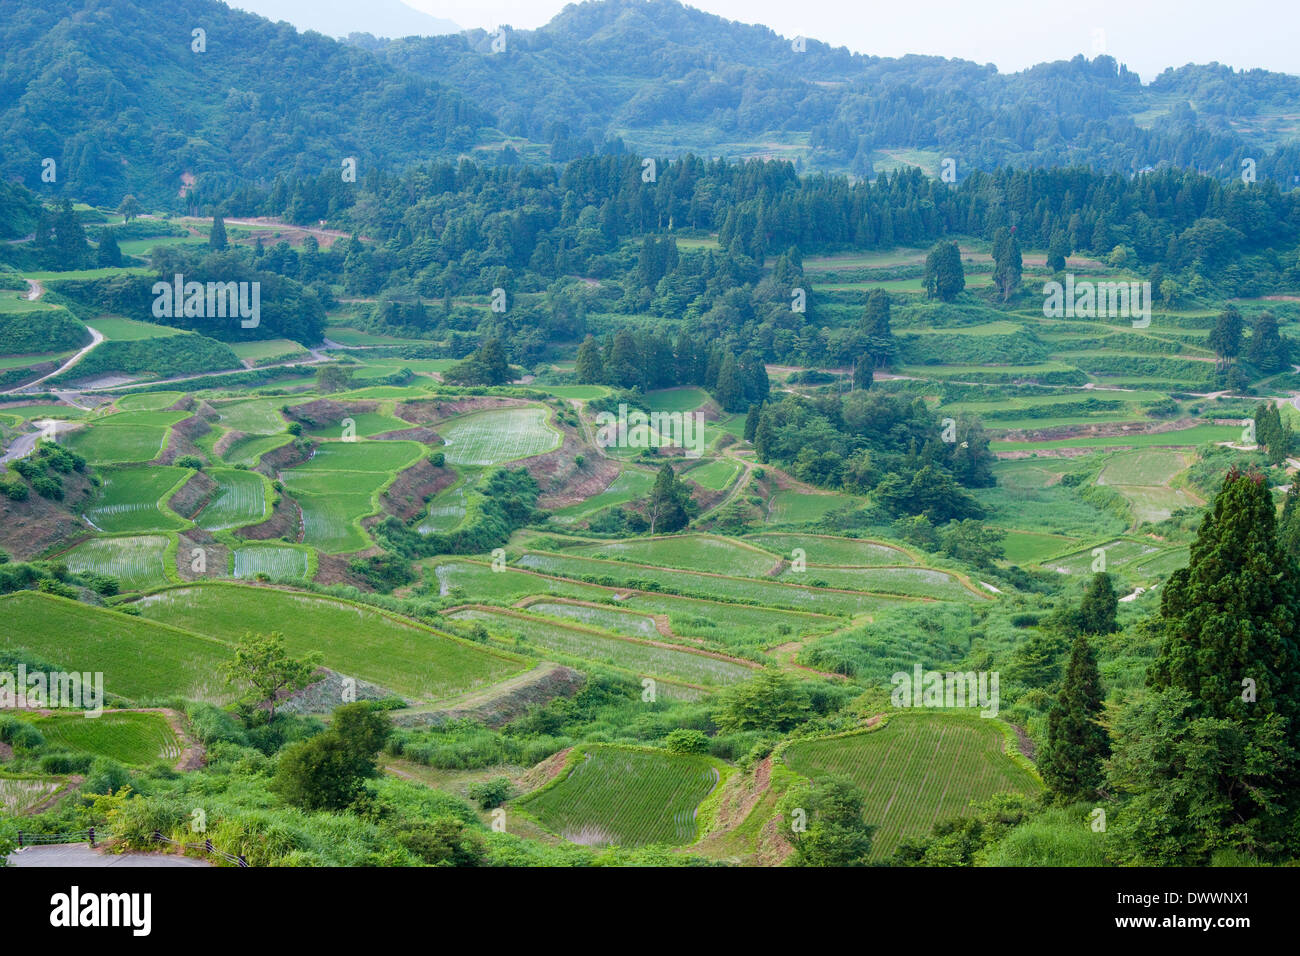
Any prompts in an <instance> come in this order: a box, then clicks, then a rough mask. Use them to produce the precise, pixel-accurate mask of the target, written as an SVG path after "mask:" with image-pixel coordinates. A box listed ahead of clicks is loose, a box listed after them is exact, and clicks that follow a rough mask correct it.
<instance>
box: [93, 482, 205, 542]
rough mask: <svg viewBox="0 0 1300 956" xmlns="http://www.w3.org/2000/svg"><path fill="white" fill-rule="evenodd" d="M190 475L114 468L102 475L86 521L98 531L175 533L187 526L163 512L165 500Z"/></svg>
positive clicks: (179, 519)
mask: <svg viewBox="0 0 1300 956" xmlns="http://www.w3.org/2000/svg"><path fill="white" fill-rule="evenodd" d="M190 474H192V472H191V471H190V470H189V469H188V468H173V467H163V466H158V467H151V468H150V467H146V468H113V469H105V470H104V472H103V479H104V483H103V486H102V487H101V488H100V492H99V497H98V498H97V499H96V500H95V502H94V504H93V505H91V507H89V508H88V509H87V510H86V517H87V518H88V519H89V520H90V522H91V524H93V525H94V526H95V527H96V528H98V529H99V530H100V531H103V532H105V533H107V534H117V533H119V532H125V531H175V530H177V529H179V528H184V527H186V526H187V524H188V522H186V521H184V520H183V519H181V518H179V517H178V516H177V515H176V514H175V513H171V512H164V511H163V508H162V506H163V505H165V501H164V499H166V498H170V497H171V495H172V494H173V493H174V492H175V491H179V490H180V488H181V486H182V484H183V483H184V482H185V479H186V478H188V477H189V475H190Z"/></svg>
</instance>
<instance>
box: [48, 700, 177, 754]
mask: <svg viewBox="0 0 1300 956" xmlns="http://www.w3.org/2000/svg"><path fill="white" fill-rule="evenodd" d="M32 723H33V724H35V725H36V729H37V730H39V731H40V732H41V736H43V737H44V738H45V742H46V743H47V744H49V745H51V746H53V747H57V748H58V749H61V750H70V751H73V752H77V751H80V752H83V753H90V754H94V755H95V756H103V757H110V758H112V759H113V760H117V761H120V762H122V763H125V764H131V765H134V766H137V767H142V766H146V765H148V764H151V763H154V762H155V761H158V760H166V761H168V762H172V761H175V760H176V758H177V757H179V756H180V753H181V748H180V743H179V742H178V741H177V739H176V734H175V733H174V732H173V731H172V729H171V727H170V725H168V723H167V718H166V717H164V716H163V715H162V714H154V713H106V714H103V715H101V716H100V717H97V718H95V719H94V720H87V719H86V718H85V717H83V716H82V715H81V714H55V715H54V716H51V717H41V718H38V719H36V720H33V721H32Z"/></svg>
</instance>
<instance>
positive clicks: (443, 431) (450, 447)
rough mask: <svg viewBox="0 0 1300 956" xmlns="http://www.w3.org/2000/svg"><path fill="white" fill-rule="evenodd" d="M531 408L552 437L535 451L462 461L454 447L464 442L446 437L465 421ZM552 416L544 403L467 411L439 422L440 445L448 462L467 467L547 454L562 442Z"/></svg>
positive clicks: (491, 466)
mask: <svg viewBox="0 0 1300 956" xmlns="http://www.w3.org/2000/svg"><path fill="white" fill-rule="evenodd" d="M531 410H536V411H538V412H541V421H540V422H539V424H540V425H541V426H542V428H543V429H544V430H545V431H546V432H547V433H548V434H549V435H550V438H551V439H552V441H551V443H550V444H549V445H548V446H547V447H546V448H541V449H539V450H537V451H529V452H528V454H526V455H516V456H514V457H512V458H501V459H494V460H493V461H491V462H486V463H484V462H475V461H462V460H460V459H459V458H458V457H456V451H455V449H456V448H459V447H464V445H465V442H464V441H462V442H460V443H459V444H457V443H455V442H453V441H451V440H450V439H449V438H448V433H449V432H451V433H453V434H454V431H455V426H457V425H464V424H465V423H467V422H474V423H475V424H478V422H475V420H476V419H481V418H482V417H484V416H487V415H501V414H503V413H504V414H506V415H510V414H513V413H516V412H519V411H531ZM553 418H554V411H553V410H552V409H551V408H550V407H549V406H547V405H544V404H526V405H521V406H515V407H505V408H488V409H483V410H481V411H475V412H469V413H468V414H465V415H458V416H455V417H453V418H450V419H448V420H447V421H446V422H443V423H440V425H439V432H438V433H439V434H440V435H441V436H442V438H443V442H444V444H443V445H442V446H441V447H442V450H443V452H444V453H445V454H447V463H448V464H451V465H459V466H461V467H467V468H494V467H498V466H501V465H507V464H513V463H515V462H519V461H526V460H527V459H529V458H536V457H538V456H539V455H549V454H550V453H551V452H553V451H556V450H557V449H559V448H560V446H561V445H562V444H563V443H564V433H563V432H561V431H560V430H559V429H558V428H556V427H555V426H554V425H553V424H552V419H553Z"/></svg>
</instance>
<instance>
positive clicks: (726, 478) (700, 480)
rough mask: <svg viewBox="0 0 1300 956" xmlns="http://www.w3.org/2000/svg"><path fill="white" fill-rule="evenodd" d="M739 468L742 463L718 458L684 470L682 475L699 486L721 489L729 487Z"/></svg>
mask: <svg viewBox="0 0 1300 956" xmlns="http://www.w3.org/2000/svg"><path fill="white" fill-rule="evenodd" d="M741 468H742V465H741V464H740V462H738V461H732V460H731V459H730V458H718V459H715V460H714V461H711V462H709V463H708V464H704V465H700V466H699V467H698V468H692V469H691V470H690V471H687V472H684V473H683V474H682V477H683V478H689V479H690V480H691V481H693V482H695V483H696V484H697V485H699V486H700V487H702V488H707V489H709V490H710V491H722V490H723V489H725V488H728V487H730V485H731V483H732V482H733V481H735V480H736V476H737V475H738V474H740V471H741Z"/></svg>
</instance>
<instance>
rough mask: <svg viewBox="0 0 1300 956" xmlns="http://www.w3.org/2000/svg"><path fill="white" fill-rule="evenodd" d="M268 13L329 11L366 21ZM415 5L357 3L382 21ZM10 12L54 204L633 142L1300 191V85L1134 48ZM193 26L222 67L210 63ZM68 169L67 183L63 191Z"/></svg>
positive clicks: (623, 146)
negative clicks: (890, 46) (899, 49)
mask: <svg viewBox="0 0 1300 956" xmlns="http://www.w3.org/2000/svg"><path fill="white" fill-rule="evenodd" d="M247 2H249V3H257V4H258V5H259V6H264V5H266V4H271V3H282V4H284V5H286V6H289V7H292V8H293V9H295V10H297V11H299V13H302V14H303V15H306V13H309V12H310V11H311V10H312V9H315V10H317V11H319V12H320V15H321V16H325V15H326V14H329V13H330V12H331V11H335V12H338V11H337V10H336V7H337V8H340V9H341V8H342V6H343V5H342V4H333V5H328V6H323V5H319V4H313V0H247ZM397 2H398V0H362V2H359V3H357V4H356V9H357V10H358V11H360V12H359V14H358V15H359V16H362V17H364V18H365V26H366V28H367V29H370V30H372V31H373V30H380V29H382V24H383V23H384V22H385V16H384V14H385V13H386V12H393V11H394V8H393V4H397ZM0 3H2V4H3V11H4V13H3V15H2V16H0V49H3V50H4V60H3V65H2V66H0V178H4V179H7V180H11V181H15V182H19V183H22V184H24V185H26V186H28V187H31V188H33V189H34V190H35V191H36V192H37V193H38V194H40V195H42V196H44V197H46V198H52V197H55V196H60V195H63V196H70V197H75V198H80V199H85V200H89V201H91V202H96V203H109V204H116V203H117V202H118V201H119V200H120V199H121V196H122V195H123V194H124V193H127V192H134V193H136V194H137V195H139V196H141V197H143V198H147V199H148V200H149V201H150V202H151V203H153V204H155V205H158V204H164V203H165V204H168V205H171V206H173V207H180V208H194V207H197V206H199V205H203V204H210V203H212V202H215V201H221V200H222V199H224V198H226V197H228V196H230V195H232V194H235V193H238V192H240V190H242V189H244V188H245V187H247V186H249V185H259V184H260V185H264V186H265V185H269V184H271V183H273V182H274V181H275V180H276V178H277V177H286V178H293V177H301V176H313V177H316V176H321V177H323V178H322V179H321V185H322V188H324V186H325V185H326V182H327V181H328V182H329V183H332V186H331V188H338V186H339V181H340V180H339V175H338V170H339V169H340V165H341V163H342V161H343V159H344V158H347V157H356V158H357V159H358V160H359V165H358V172H359V175H361V176H365V175H366V174H367V173H369V172H373V171H376V170H387V171H400V170H402V169H404V168H406V167H409V166H411V165H412V164H414V163H417V162H422V161H427V160H430V159H435V158H440V159H455V158H457V157H461V156H473V157H474V158H475V159H476V160H478V161H481V162H483V163H486V164H489V165H491V164H494V163H498V162H500V163H504V164H514V163H518V162H520V161H524V162H565V161H568V160H571V159H574V158H577V157H580V156H585V155H591V154H593V153H602V152H606V153H608V152H613V153H618V152H624V151H634V152H638V153H640V154H642V155H653V156H658V157H670V156H678V155H682V154H685V153H688V152H689V153H694V154H696V155H700V156H706V157H708V156H728V157H731V158H745V157H772V158H781V159H788V160H789V161H791V162H792V163H793V164H794V166H795V169H796V170H797V171H800V172H818V171H827V172H837V173H843V172H848V173H852V174H854V175H856V176H859V177H863V178H872V177H874V176H876V175H878V174H879V173H881V172H883V171H887V170H889V169H891V168H894V167H897V166H899V165H905V164H907V165H916V166H920V167H921V168H922V169H924V170H926V171H927V172H928V173H930V174H931V175H938V173H939V172H940V171H941V170H942V169H952V170H953V171H954V172H955V174H956V176H957V177H958V178H959V179H960V178H962V177H964V176H965V175H966V174H967V173H969V172H971V171H973V170H976V169H985V170H990V169H994V168H998V167H1002V166H1015V167H1031V166H1032V167H1037V166H1062V165H1072V164H1086V165H1090V166H1092V167H1094V168H1097V169H1102V170H1107V171H1113V172H1118V173H1123V174H1131V173H1134V172H1137V171H1139V170H1142V169H1146V168H1149V167H1160V166H1161V165H1172V166H1178V167H1184V168H1192V169H1195V170H1198V171H1201V172H1206V173H1209V174H1212V175H1214V176H1217V177H1219V178H1221V179H1223V180H1225V181H1226V180H1228V179H1234V178H1237V177H1239V176H1240V175H1241V171H1242V169H1243V168H1244V167H1246V168H1250V169H1253V170H1255V172H1256V175H1257V176H1258V177H1260V178H1265V177H1268V178H1273V179H1276V180H1278V181H1280V182H1282V183H1283V184H1285V185H1288V186H1289V185H1292V184H1295V183H1297V182H1300V117H1298V114H1297V113H1296V111H1295V108H1294V104H1295V103H1296V102H1300V77H1295V76H1291V75H1288V74H1280V73H1270V72H1267V71H1263V70H1250V71H1245V72H1242V71H1234V70H1231V69H1229V68H1227V67H1223V66H1220V65H1218V64H1209V65H1204V66H1195V65H1189V66H1185V67H1182V68H1181V69H1179V70H1167V71H1166V72H1165V73H1163V74H1161V75H1160V76H1159V77H1157V78H1156V80H1155V81H1154V82H1152V83H1151V84H1149V85H1147V86H1143V85H1142V84H1141V83H1140V82H1139V80H1138V77H1137V75H1136V74H1134V73H1132V72H1130V71H1128V70H1127V69H1126V68H1125V67H1124V66H1123V65H1122V64H1119V63H1117V62H1116V61H1115V60H1113V59H1111V58H1110V57H1106V56H1100V57H1097V58H1096V59H1094V60H1091V61H1089V60H1087V59H1085V58H1083V57H1082V56H1079V57H1075V58H1074V59H1072V60H1070V61H1068V62H1064V61H1062V62H1055V63H1044V64H1040V65H1038V66H1035V67H1033V68H1031V69H1029V70H1025V71H1023V72H1020V73H1013V74H1001V73H999V72H998V71H997V70H996V69H995V68H993V67H992V66H981V65H978V64H975V63H971V62H968V61H964V60H949V59H944V58H942V57H921V56H908V57H902V58H899V59H888V58H882V57H875V56H867V55H862V54H857V53H852V52H850V51H849V50H847V49H845V48H843V47H840V48H834V47H831V46H829V45H827V44H825V43H822V42H820V41H817V40H813V39H808V40H806V41H803V42H801V43H796V42H794V41H792V40H791V39H789V38H783V37H781V36H778V35H777V34H776V33H774V32H773V31H771V30H769V29H767V28H766V27H762V26H752V25H747V24H741V23H735V22H732V21H729V20H725V19H722V18H720V17H716V16H712V15H710V14H706V13H703V12H701V11H699V10H696V9H693V8H691V7H687V6H683V5H682V4H681V3H678V2H676V0H599V2H595V0H592V2H586V3H580V4H570V5H568V6H566V7H565V8H564V10H562V11H561V12H560V13H559V14H558V15H557V16H556V17H555V18H554V19H553V20H552V21H551V22H550V23H548V24H547V25H546V26H544V27H541V28H540V29H537V30H531V31H522V30H521V31H510V30H507V31H506V32H505V33H504V34H502V35H498V36H496V37H493V36H491V35H489V34H488V33H486V32H484V31H483V30H468V31H465V32H463V33H458V34H454V35H449V36H448V35H440V36H427V37H416V36H411V37H405V38H400V39H383V38H377V37H375V36H374V35H372V34H356V33H353V34H350V35H349V38H348V40H347V41H346V42H340V41H337V40H333V39H330V38H328V37H325V36H321V35H319V34H316V33H299V32H297V30H296V29H294V28H293V27H291V26H290V25H288V24H287V23H271V22H270V21H268V20H265V19H263V18H261V17H259V16H256V15H254V14H251V13H246V12H243V11H238V10H233V9H231V8H230V7H228V6H226V5H225V4H224V3H221V2H218V0H169V2H168V3H167V4H166V5H164V6H162V7H160V6H159V5H158V4H157V3H156V2H153V0H0ZM399 5H400V4H399ZM348 9H349V10H350V9H351V8H350V7H349V8H348ZM399 12H400V11H399ZM411 13H412V14H413V15H414V16H415V17H416V18H417V19H419V17H420V16H421V15H420V14H417V13H415V11H411ZM344 28H346V27H344ZM195 29H202V30H205V31H206V34H205V42H206V47H205V50H204V52H194V51H193V50H192V49H191V35H192V31H193V30H195ZM47 159H52V160H54V161H55V164H56V166H55V168H56V170H57V179H56V181H54V182H47V181H44V180H42V171H43V168H48V164H46V166H43V163H44V161H45V160H47ZM947 160H951V161H952V162H951V163H949V162H947ZM1247 160H1249V161H1250V162H1249V163H1247ZM183 186H184V188H183V189H182V187H183Z"/></svg>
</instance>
